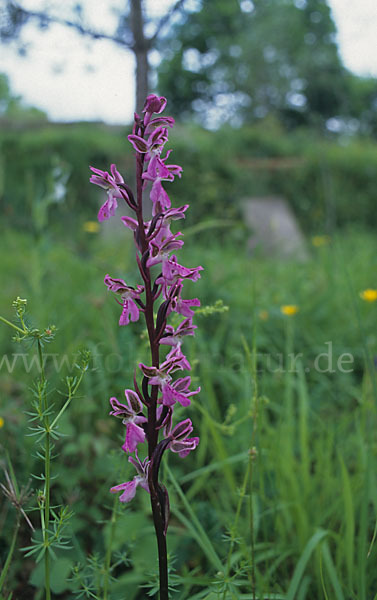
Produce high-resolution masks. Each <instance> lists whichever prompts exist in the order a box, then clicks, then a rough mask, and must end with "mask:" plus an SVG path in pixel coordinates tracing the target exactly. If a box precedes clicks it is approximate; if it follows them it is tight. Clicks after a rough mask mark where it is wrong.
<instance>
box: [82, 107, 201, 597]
mask: <svg viewBox="0 0 377 600" xmlns="http://www.w3.org/2000/svg"><path fill="white" fill-rule="evenodd" d="M165 106H166V99H165V98H164V97H157V96H155V95H150V96H148V97H147V99H146V101H145V105H144V109H143V115H142V116H139V115H138V114H135V120H134V127H133V131H132V134H131V135H129V136H128V140H129V142H130V143H131V144H132V146H133V148H134V150H135V152H136V194H134V193H133V191H132V190H131V188H130V187H129V185H128V184H127V183H126V182H125V181H124V179H123V177H122V175H121V174H120V173H119V172H118V170H117V167H116V165H115V164H112V165H111V168H110V173H109V172H107V171H101V170H100V169H97V168H94V167H91V170H92V172H93V175H92V176H91V178H90V181H91V182H92V183H94V184H95V185H98V186H100V187H101V188H104V189H105V190H106V191H107V198H106V201H105V203H104V204H103V205H102V206H101V208H100V211H99V213H98V219H99V221H103V220H106V219H109V218H110V217H112V216H114V215H115V212H116V209H117V205H118V200H123V201H124V202H125V203H126V205H127V206H128V208H129V209H130V210H131V211H132V215H133V216H123V217H121V220H122V222H123V224H124V225H125V227H127V228H128V229H130V230H131V231H132V232H133V234H134V240H135V247H136V262H137V266H138V270H139V273H140V278H141V279H140V283H139V284H138V285H136V286H131V285H129V284H128V283H126V282H125V281H124V280H123V279H119V278H115V277H112V276H110V275H106V276H105V279H104V282H105V285H106V286H107V288H108V290H109V291H110V292H112V293H114V294H115V296H116V298H117V301H118V303H119V304H120V306H121V314H120V318H119V325H120V326H123V325H128V324H129V323H130V321H133V322H134V321H137V320H138V319H139V318H140V315H143V318H144V321H145V325H146V329H147V332H148V341H149V348H150V364H144V363H140V364H139V365H138V367H137V368H135V375H134V381H133V389H126V390H125V400H124V401H123V402H120V401H119V400H118V399H117V398H115V397H112V398H110V405H111V412H110V414H111V415H113V416H115V417H118V418H120V419H121V421H122V424H123V425H124V426H125V441H124V444H123V446H122V450H123V451H124V452H126V453H127V454H129V455H130V456H129V459H128V460H129V461H130V462H131V463H132V465H133V466H134V467H135V469H136V475H135V476H134V478H133V479H132V480H131V481H127V482H125V483H120V484H118V485H115V486H114V487H112V488H111V490H110V491H111V492H112V493H117V492H121V495H120V497H119V500H120V501H121V502H129V501H130V500H132V499H133V498H134V496H135V493H136V489H137V488H138V487H141V488H144V490H146V491H147V492H148V493H149V494H150V499H151V508H152V515H153V522H154V528H155V532H156V538H157V547H158V558H159V582H160V600H167V599H168V597H169V589H168V560H167V547H166V533H167V528H168V522H169V496H168V492H167V489H166V487H165V486H164V485H163V484H162V483H161V482H160V481H159V468H160V464H161V459H162V456H163V454H164V452H165V451H166V450H171V451H172V452H174V453H176V454H178V456H179V457H181V458H184V457H185V456H187V455H188V454H189V452H190V451H191V450H194V449H195V448H196V446H197V445H198V443H199V438H198V437H191V434H192V431H193V425H192V423H191V420H190V419H189V418H186V419H184V420H183V421H180V422H178V423H175V420H174V408H175V406H176V405H177V403H178V404H180V405H181V406H183V407H187V406H189V405H190V402H191V400H190V398H191V396H193V395H194V394H197V393H198V392H199V391H200V388H198V389H196V390H195V391H190V384H191V378H190V376H189V375H184V376H181V377H178V378H175V377H173V374H175V373H177V372H181V371H190V369H191V367H190V363H189V362H188V360H187V358H186V356H185V355H184V353H183V351H182V342H183V340H184V337H185V336H188V335H190V336H192V335H194V331H195V328H196V326H195V325H194V324H193V320H192V319H193V315H194V311H193V307H196V306H199V305H200V303H199V300H198V299H197V298H194V299H191V300H189V299H184V298H183V297H182V292H183V287H184V283H185V281H187V280H188V279H189V280H191V281H196V280H197V279H198V278H199V277H200V271H201V270H202V267H200V266H199V267H194V268H187V267H184V266H182V265H181V264H179V263H178V261H177V257H176V256H175V254H173V252H175V251H177V250H179V249H180V248H181V247H182V246H183V241H182V239H181V238H182V233H180V232H179V233H172V232H171V229H170V226H171V222H172V221H176V220H180V219H183V218H184V217H185V213H186V210H187V209H188V205H185V206H181V207H179V208H172V206H171V202H170V198H169V196H168V194H167V192H166V190H165V188H164V187H163V182H172V181H173V180H174V178H175V177H181V174H182V167H180V166H178V165H175V164H170V163H169V157H170V153H171V150H168V151H165V145H166V143H167V141H168V130H169V128H171V127H173V125H174V119H173V118H172V117H165V116H161V113H162V112H163V110H164V108H165ZM153 115H155V116H153ZM144 192H147V193H148V194H149V198H150V202H151V211H152V214H151V218H150V219H149V220H148V219H146V217H145V215H146V212H147V207H146V206H145V202H144ZM149 208H150V207H149ZM172 313H177V314H178V315H180V316H181V317H182V318H183V319H182V321H181V322H180V323H179V325H178V326H177V327H176V328H174V327H173V325H171V324H168V322H167V321H168V318H169V316H170V315H171V314H172ZM163 349H167V352H166V351H165V355H164V356H162V355H161V352H162V351H163ZM144 445H147V449H146V450H145V451H144V452H143V451H142V450H140V447H143V446H144ZM144 455H145V456H144Z"/></svg>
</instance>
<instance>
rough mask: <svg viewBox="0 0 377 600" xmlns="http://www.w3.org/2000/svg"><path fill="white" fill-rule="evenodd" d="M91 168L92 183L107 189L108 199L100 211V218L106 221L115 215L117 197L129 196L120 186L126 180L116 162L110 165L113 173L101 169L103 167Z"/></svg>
mask: <svg viewBox="0 0 377 600" xmlns="http://www.w3.org/2000/svg"><path fill="white" fill-rule="evenodd" d="M90 169H91V171H93V173H94V175H92V176H91V177H90V180H89V181H90V183H94V184H95V185H99V187H101V188H103V189H105V190H106V191H107V200H106V202H105V203H104V204H103V205H102V206H101V208H100V209H99V213H98V220H99V221H105V220H106V219H109V218H110V217H113V216H114V215H115V211H116V209H117V207H118V202H117V198H126V197H127V194H126V192H125V191H124V190H121V189H120V187H119V185H120V184H122V183H124V180H123V177H122V176H121V174H120V173H119V171H118V170H117V168H116V165H114V164H113V165H111V167H110V171H111V175H110V174H109V173H108V172H107V171H101V169H95V168H94V167H90Z"/></svg>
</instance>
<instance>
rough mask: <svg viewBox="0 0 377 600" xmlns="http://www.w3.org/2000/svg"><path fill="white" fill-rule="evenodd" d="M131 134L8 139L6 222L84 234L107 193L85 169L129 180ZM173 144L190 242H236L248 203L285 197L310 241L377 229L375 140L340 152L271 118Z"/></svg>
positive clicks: (1, 141) (4, 151) (193, 131)
mask: <svg viewBox="0 0 377 600" xmlns="http://www.w3.org/2000/svg"><path fill="white" fill-rule="evenodd" d="M125 133H126V132H125V131H123V130H121V129H119V128H112V127H106V126H103V125H94V124H90V125H88V124H81V125H75V126H70V125H65V126H61V125H53V124H48V125H46V126H44V127H42V128H39V129H38V130H31V129H28V128H25V130H24V131H22V132H18V133H17V134H16V133H15V132H14V131H11V130H9V129H8V130H5V132H2V133H1V134H0V152H1V154H0V198H1V204H2V210H3V215H4V219H5V220H7V221H8V222H9V223H11V224H13V225H16V226H17V227H21V228H23V229H25V230H28V231H33V232H34V235H35V238H36V239H38V238H43V239H46V236H47V237H48V224H49V223H53V224H54V227H55V228H57V229H59V228H60V231H62V232H63V231H66V230H67V229H68V228H69V230H70V231H72V232H76V235H80V232H79V229H81V227H82V225H83V222H85V220H87V219H90V220H93V217H94V216H95V215H96V213H97V211H98V209H99V207H100V205H101V202H103V194H102V193H101V191H100V190H98V189H97V188H95V186H89V185H88V177H89V169H88V164H96V165H98V166H99V168H103V169H109V166H110V164H111V162H116V163H117V165H118V168H119V170H120V171H121V172H123V173H125V174H127V173H130V172H131V171H132V164H131V163H132V155H131V154H129V153H127V152H126V151H125ZM172 136H173V141H172V145H174V148H175V150H174V161H175V162H177V163H179V164H184V165H185V167H184V178H182V180H177V181H176V182H175V183H174V192H173V194H174V201H175V203H176V204H177V205H183V204H190V206H191V210H190V214H188V217H187V218H188V223H187V230H186V235H199V234H200V233H201V232H203V231H205V232H207V234H208V236H216V237H218V236H221V237H222V238H224V239H225V238H227V237H229V236H232V237H233V238H234V239H239V238H240V236H241V235H242V227H243V226H242V216H241V205H242V201H243V200H244V199H245V198H250V197H252V196H264V195H266V196H275V195H281V196H284V197H285V198H287V200H288V201H289V203H290V204H291V206H292V207H293V209H294V211H295V213H296V215H297V216H298V218H299V220H300V223H301V225H302V227H303V228H304V229H305V230H306V231H307V232H317V231H327V232H328V233H331V232H332V230H334V229H335V228H337V227H339V226H340V227H343V226H346V225H348V224H351V223H353V224H354V223H359V224H360V225H363V226H364V225H367V226H372V227H373V226H375V225H376V220H375V219H376V218H377V217H376V216H375V215H376V212H375V211H374V202H375V193H374V190H375V164H376V160H377V146H376V145H375V144H374V143H373V142H371V141H366V140H363V139H357V138H350V139H344V141H343V143H342V144H339V143H338V142H337V141H336V140H335V139H331V138H329V139H327V140H323V139H319V138H318V137H316V136H314V135H313V133H310V131H304V130H302V131H301V132H296V133H291V134H286V133H284V130H283V129H282V127H281V126H280V125H279V124H278V123H277V121H276V120H274V119H272V118H271V119H265V120H264V121H263V122H261V123H260V124H258V125H255V126H249V127H243V128H242V129H239V130H234V129H231V128H230V127H224V128H222V129H220V130H218V131H216V132H209V131H206V130H204V129H201V128H199V127H194V126H188V125H186V126H180V127H177V128H176V130H174V131H173V132H172ZM187 182H190V185H188V184H187ZM120 209H121V210H122V207H121V208H120ZM237 223H238V227H236V224H237ZM193 224H195V225H193ZM89 235H90V234H89Z"/></svg>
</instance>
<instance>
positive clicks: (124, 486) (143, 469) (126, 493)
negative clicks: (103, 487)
mask: <svg viewBox="0 0 377 600" xmlns="http://www.w3.org/2000/svg"><path fill="white" fill-rule="evenodd" d="M135 457H136V458H133V457H132V456H130V457H129V459H128V460H129V462H130V463H132V464H133V465H134V467H135V468H136V471H137V475H135V477H134V478H133V479H132V481H126V482H125V483H121V484H119V485H115V486H114V487H112V488H111V489H110V492H111V493H112V494H116V493H118V492H123V494H122V495H121V496H119V500H120V501H121V502H129V501H130V500H132V498H134V496H135V494H136V488H137V487H138V486H139V485H140V487H142V488H144V489H145V490H146V491H147V492H148V493H150V490H149V484H148V470H149V463H150V461H149V460H148V459H147V458H145V459H144V460H143V461H141V460H140V459H139V456H138V454H137V450H136V451H135Z"/></svg>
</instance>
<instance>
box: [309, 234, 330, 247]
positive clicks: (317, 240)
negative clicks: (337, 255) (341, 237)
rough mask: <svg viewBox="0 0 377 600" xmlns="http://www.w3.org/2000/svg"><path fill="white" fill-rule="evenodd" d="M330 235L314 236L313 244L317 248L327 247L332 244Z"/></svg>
mask: <svg viewBox="0 0 377 600" xmlns="http://www.w3.org/2000/svg"><path fill="white" fill-rule="evenodd" d="M330 239H331V238H330V236H329V235H314V236H313V237H312V244H313V246H315V247H316V248H320V247H321V246H327V244H329V243H330Z"/></svg>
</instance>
